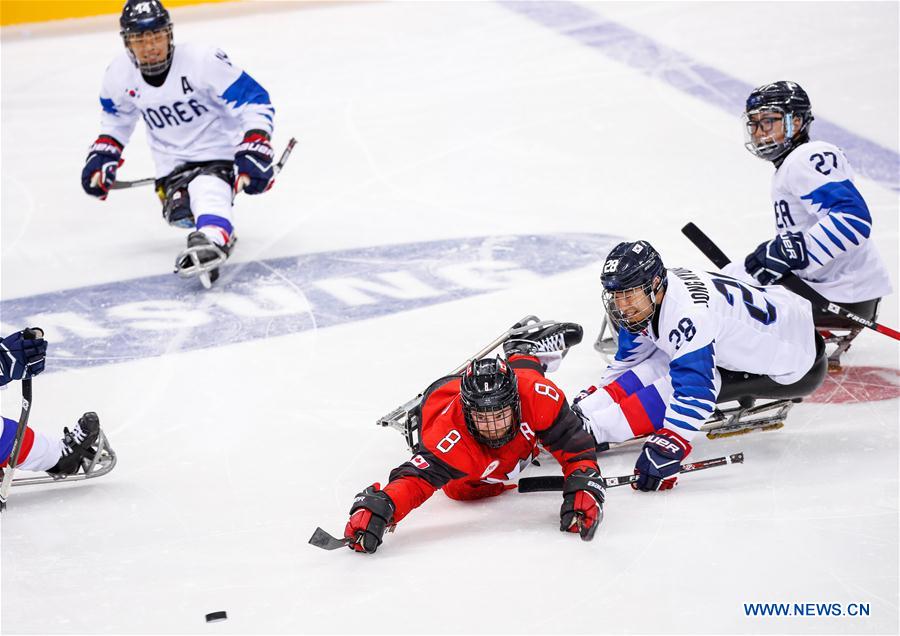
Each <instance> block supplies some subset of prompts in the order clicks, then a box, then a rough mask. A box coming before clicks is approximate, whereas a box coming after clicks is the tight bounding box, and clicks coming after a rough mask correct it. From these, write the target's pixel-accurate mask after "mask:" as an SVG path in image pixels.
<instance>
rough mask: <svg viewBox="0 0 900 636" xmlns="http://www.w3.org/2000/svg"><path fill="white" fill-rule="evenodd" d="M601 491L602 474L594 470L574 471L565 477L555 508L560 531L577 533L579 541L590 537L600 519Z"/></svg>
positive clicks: (601, 506)
mask: <svg viewBox="0 0 900 636" xmlns="http://www.w3.org/2000/svg"><path fill="white" fill-rule="evenodd" d="M604 492H605V489H604V486H603V477H602V476H601V475H600V472H599V471H597V470H594V469H589V470H584V469H582V470H576V471H575V472H574V473H572V474H571V475H569V476H568V477H566V482H565V484H564V485H563V504H562V508H560V510H559V529H560V530H561V531H562V532H577V533H579V534H580V535H581V539H582V540H583V541H590V540H591V539H593V538H594V533H595V532H596V531H597V527H598V526H599V525H600V522H601V521H603V501H604V499H605V495H604Z"/></svg>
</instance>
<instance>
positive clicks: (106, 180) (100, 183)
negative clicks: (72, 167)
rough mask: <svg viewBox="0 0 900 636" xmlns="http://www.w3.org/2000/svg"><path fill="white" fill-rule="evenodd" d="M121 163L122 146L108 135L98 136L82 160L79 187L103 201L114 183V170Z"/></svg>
mask: <svg viewBox="0 0 900 636" xmlns="http://www.w3.org/2000/svg"><path fill="white" fill-rule="evenodd" d="M123 161H124V160H123V159H122V144H120V143H119V142H118V141H116V140H115V139H113V138H112V137H110V136H108V135H100V136H99V137H97V141H95V142H94V143H93V144H92V145H91V148H90V150H89V151H88V156H87V159H85V160H84V168H83V169H82V171H81V187H82V188H84V191H85V192H87V193H88V194H89V195H91V196H92V197H97V198H98V199H100V200H101V201H105V200H106V195H107V194H109V188H110V186H112V184H113V183H115V181H116V170H118V169H119V166H121V165H122V162H123Z"/></svg>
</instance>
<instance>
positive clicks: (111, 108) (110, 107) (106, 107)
mask: <svg viewBox="0 0 900 636" xmlns="http://www.w3.org/2000/svg"><path fill="white" fill-rule="evenodd" d="M100 107H101V108H103V112H104V113H109V114H110V115H118V114H119V110H118V109H117V108H116V105H115V104H114V103H113V100H111V99H109V98H106V97H101V98H100Z"/></svg>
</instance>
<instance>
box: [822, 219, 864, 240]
mask: <svg viewBox="0 0 900 636" xmlns="http://www.w3.org/2000/svg"><path fill="white" fill-rule="evenodd" d="M828 218H829V219H831V222H832V223H833V224H834V227H836V228H837V229H838V231H839V232H840V233H841V234H843V235H844V236H846V237H847V239H848V240H849V241H850V242H851V243H853V244H854V245H859V239H858V238H856V235H855V234H854V233H853V230H851V229H850V228H849V227H847V226H846V225H844V224H843V223H841V222H840V221H839V220H838V218H837V215H836V214H829V215H828Z"/></svg>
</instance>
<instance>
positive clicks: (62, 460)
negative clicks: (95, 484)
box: [0, 327, 100, 478]
mask: <svg viewBox="0 0 900 636" xmlns="http://www.w3.org/2000/svg"><path fill="white" fill-rule="evenodd" d="M43 335H44V334H43V331H41V330H40V329H38V328H37V327H32V328H31V329H24V330H22V331H17V332H16V333H14V334H12V335H10V336H7V337H6V338H4V339H3V340H2V341H0V386H2V387H5V386H6V385H7V384H9V383H10V382H12V381H13V380H24V379H27V378H31V377H34V376H36V375H37V374H39V373H40V372H41V371H43V370H44V363H45V356H46V352H47V341H46V340H44V338H43ZM17 428H18V422H16V421H15V420H11V419H8V418H6V417H4V418H3V434H2V435H0V473H2V469H3V468H6V466H7V464H8V462H9V459H10V454H11V453H12V449H13V445H14V442H15V438H16V430H17ZM99 436H100V419H99V418H98V417H97V414H96V413H85V414H84V415H82V416H81V417H80V418H79V419H78V423H77V424H75V426H74V427H73V429H72V430H71V431H70V430H69V429H68V428H63V437H62V439H59V438H52V437H49V436H47V435H44V434H43V433H39V432H37V431H34V430H32V429H31V427H26V428H25V432H24V437H23V440H22V447H21V450H20V451H19V458H18V464H17V466H16V468H21V469H23V470H31V471H36V472H40V471H45V472H47V473H49V474H50V475H51V476H53V477H55V478H60V477H65V476H68V475H74V474H75V473H77V472H78V469H79V468H81V467H82V463H83V462H84V461H85V460H88V461H89V460H92V459H93V458H94V454H95V453H96V452H97V451H98V438H99Z"/></svg>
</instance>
